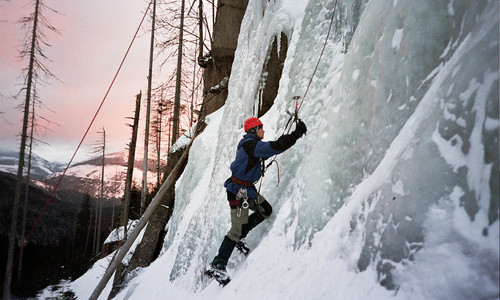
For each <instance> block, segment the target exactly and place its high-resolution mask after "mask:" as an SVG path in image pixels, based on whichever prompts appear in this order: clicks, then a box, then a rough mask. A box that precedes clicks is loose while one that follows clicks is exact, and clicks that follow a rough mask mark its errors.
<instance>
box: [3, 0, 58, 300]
mask: <svg viewBox="0 0 500 300" xmlns="http://www.w3.org/2000/svg"><path fill="white" fill-rule="evenodd" d="M42 8H48V7H47V6H45V5H44V4H43V3H42V1H41V0H36V1H35V5H34V12H33V13H32V14H31V15H30V16H29V17H26V18H23V19H21V24H23V26H24V27H28V26H30V24H32V25H31V26H32V28H31V37H30V39H29V41H26V42H25V44H24V48H23V49H22V50H21V57H22V58H25V57H27V58H28V59H29V64H28V68H27V70H26V71H27V74H26V77H25V78H26V80H25V86H24V87H23V90H24V92H25V96H26V97H25V100H24V108H23V125H22V131H21V144H20V147H19V165H18V168H17V180H16V187H15V192H14V203H13V206H12V219H11V225H10V233H9V246H8V249H7V263H6V272H5V274H6V280H5V284H4V289H3V299H6V300H7V299H10V297H11V295H10V287H11V282H12V276H11V275H12V270H13V267H14V265H13V262H14V248H15V243H16V232H17V215H18V213H19V204H20V200H21V189H22V181H23V171H24V156H25V150H26V140H27V131H28V119H29V108H30V103H31V101H32V100H33V99H31V93H32V92H33V91H32V86H33V83H34V80H36V78H39V75H38V74H39V73H43V74H45V75H46V76H48V77H54V75H53V74H52V73H51V72H50V71H49V70H48V69H47V67H45V65H44V63H43V61H42V60H43V59H46V58H47V57H46V56H45V54H44V51H43V49H42V45H45V46H50V45H49V44H48V43H47V42H46V41H44V40H43V37H44V35H43V31H42V29H48V30H50V31H53V32H57V30H56V29H55V27H53V26H52V25H50V24H49V23H48V21H47V19H46V18H45V17H44V16H43V15H42V14H41V11H42ZM53 11H54V10H53Z"/></svg>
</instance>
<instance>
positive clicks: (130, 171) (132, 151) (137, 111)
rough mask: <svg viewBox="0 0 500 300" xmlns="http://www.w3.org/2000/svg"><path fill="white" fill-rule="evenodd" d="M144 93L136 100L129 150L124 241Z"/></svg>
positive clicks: (122, 212) (124, 203)
mask: <svg viewBox="0 0 500 300" xmlns="http://www.w3.org/2000/svg"><path fill="white" fill-rule="evenodd" d="M141 96H142V93H139V94H137V96H136V99H135V116H134V125H132V139H131V141H130V144H129V149H128V163H127V178H126V179H125V195H124V199H123V204H122V210H121V214H120V222H119V224H118V225H119V226H123V227H124V239H126V238H127V224H128V209H129V205H130V189H131V188H132V174H133V172H134V161H135V147H136V143H137V130H138V128H139V115H140V110H141Z"/></svg>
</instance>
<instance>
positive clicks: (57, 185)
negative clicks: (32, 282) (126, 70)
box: [0, 0, 153, 291]
mask: <svg viewBox="0 0 500 300" xmlns="http://www.w3.org/2000/svg"><path fill="white" fill-rule="evenodd" d="M152 2H153V0H151V1H150V2H149V4H148V7H147V8H146V11H145V12H144V15H143V16H142V19H141V22H140V23H139V26H138V27H137V30H136V31H135V34H134V36H133V38H132V41H131V42H130V44H129V46H128V48H127V51H126V52H125V55H124V56H123V59H122V61H121V63H120V66H119V67H118V70H117V71H116V73H115V76H114V77H113V80H112V81H111V84H110V85H109V88H108V90H107V91H106V94H105V95H104V97H103V99H102V101H101V104H100V105H99V107H98V108H97V111H96V112H95V114H94V117H93V118H92V120H91V121H90V124H89V126H88V127H87V130H86V131H85V133H84V135H83V137H82V139H81V140H80V143H79V144H78V146H77V147H76V150H75V152H74V153H73V156H71V159H70V160H69V162H68V164H67V166H66V168H65V169H64V171H63V173H62V174H61V176H60V177H59V180H58V181H57V184H56V185H55V187H54V189H53V190H52V193H51V194H50V196H49V199H48V200H47V201H46V202H45V205H44V206H43V208H42V210H41V211H40V214H39V215H38V218H37V219H36V220H35V223H34V224H33V226H32V228H31V230H30V232H29V234H28V235H27V236H26V238H25V240H24V242H23V244H22V245H21V248H20V249H19V253H18V254H17V256H16V258H15V259H14V261H13V262H12V265H11V266H10V268H9V271H8V272H7V274H5V280H4V282H3V284H2V287H1V288H0V291H1V290H3V289H4V287H5V284H6V283H7V279H8V278H9V276H10V275H11V274H12V270H13V269H14V266H15V265H16V264H17V262H18V261H19V257H20V256H21V253H22V252H23V250H24V248H25V247H26V245H27V244H28V242H29V240H30V238H31V235H32V234H33V232H34V231H35V229H36V227H37V226H38V223H39V222H40V219H41V218H42V216H43V214H44V213H45V210H46V209H47V207H48V206H49V203H50V201H51V200H52V197H54V194H55V192H56V191H57V188H58V187H59V184H60V183H61V181H62V179H63V178H64V176H65V175H66V171H68V169H69V166H70V165H71V163H72V162H73V159H74V158H75V156H76V153H77V152H78V150H79V149H80V147H81V145H82V144H83V141H84V140H85V138H86V137H87V134H88V133H89V131H90V128H91V127H92V124H93V123H94V121H95V119H96V118H97V115H98V114H99V111H100V110H101V107H102V106H103V104H104V101H105V100H106V98H107V97H108V94H109V92H110V90H111V88H112V87H113V84H114V83H115V80H116V78H117V77H118V74H119V73H120V70H121V68H122V66H123V63H124V62H125V59H126V58H127V56H128V53H129V51H130V48H132V44H133V43H134V41H135V39H136V37H137V34H138V33H139V29H140V28H141V27H142V23H143V22H144V19H145V18H146V15H147V13H148V11H149V8H150V6H151V3H152ZM7 263H9V262H7Z"/></svg>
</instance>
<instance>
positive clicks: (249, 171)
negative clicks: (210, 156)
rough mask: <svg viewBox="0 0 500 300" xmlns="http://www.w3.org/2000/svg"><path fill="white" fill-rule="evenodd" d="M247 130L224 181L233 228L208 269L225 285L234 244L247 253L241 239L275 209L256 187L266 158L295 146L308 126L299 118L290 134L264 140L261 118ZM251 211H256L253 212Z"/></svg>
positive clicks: (248, 122)
mask: <svg viewBox="0 0 500 300" xmlns="http://www.w3.org/2000/svg"><path fill="white" fill-rule="evenodd" d="M244 130H245V132H246V134H245V135H244V136H243V138H242V139H241V141H240V142H239V143H238V147H237V151H236V158H235V160H234V161H233V162H232V163H231V166H230V168H231V173H232V175H231V177H230V178H228V179H227V180H226V182H225V183H224V187H225V188H226V191H227V200H228V202H229V206H230V207H231V229H230V230H229V231H228V232H227V234H226V236H225V237H224V240H223V241H222V244H221V246H220V248H219V253H218V254H217V256H215V258H214V260H213V261H212V263H210V265H209V267H208V269H207V271H206V272H205V274H206V275H207V276H209V277H215V278H216V279H217V280H218V281H219V282H220V283H221V284H224V285H225V284H227V283H228V282H229V280H230V279H229V277H228V276H227V273H226V265H227V262H228V260H229V257H230V256H231V253H232V252H233V249H234V247H236V248H237V249H238V250H239V251H241V252H242V253H243V254H244V255H248V253H249V251H250V249H249V248H248V247H247V245H246V244H245V242H244V241H243V240H242V239H243V238H245V237H246V236H247V234H248V232H249V231H250V230H252V229H253V228H255V226H257V225H259V224H260V223H261V222H262V221H264V220H265V219H267V218H268V217H269V216H270V215H271V212H272V207H271V205H270V204H269V202H267V201H266V199H265V198H264V197H262V196H261V195H258V193H257V190H256V188H255V186H254V183H256V182H257V181H258V180H259V178H260V177H261V175H262V174H263V172H264V168H265V166H264V161H265V160H266V159H268V158H270V157H271V156H274V155H276V154H280V153H282V152H284V151H285V150H287V149H289V148H290V147H292V146H293V145H294V144H295V142H296V141H297V139H299V138H300V137H302V135H303V134H304V133H306V131H307V128H306V125H305V124H304V122H302V121H301V120H300V119H298V120H297V123H296V126H295V130H294V131H293V132H292V133H291V134H284V135H282V136H281V137H279V138H278V139H277V140H276V141H271V142H264V141H262V139H263V138H264V132H265V131H264V128H263V124H262V122H261V121H260V120H259V119H258V118H253V117H252V118H248V119H247V120H246V121H245V124H244ZM249 210H252V211H253V213H252V214H250V215H249Z"/></svg>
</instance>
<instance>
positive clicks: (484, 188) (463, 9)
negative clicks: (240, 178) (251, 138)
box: [120, 0, 499, 299]
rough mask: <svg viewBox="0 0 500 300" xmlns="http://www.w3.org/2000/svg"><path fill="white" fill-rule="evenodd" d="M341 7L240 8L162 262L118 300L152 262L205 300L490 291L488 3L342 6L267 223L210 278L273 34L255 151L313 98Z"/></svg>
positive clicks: (493, 155)
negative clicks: (218, 91)
mask: <svg viewBox="0 0 500 300" xmlns="http://www.w3.org/2000/svg"><path fill="white" fill-rule="evenodd" d="M334 3H335V0H323V1H305V0H302V1H297V0H295V1H292V0H283V1H262V0H253V1H252V0H251V1H250V2H249V4H248V8H247V12H246V14H245V17H244V20H243V23H242V26H241V31H240V37H239V40H238V49H237V51H236V55H235V61H234V63H233V68H232V71H231V78H230V82H229V96H228V99H227V102H226V105H225V106H224V107H223V108H222V109H220V110H219V111H217V112H215V113H214V114H212V115H211V116H209V118H208V127H207V129H206V130H205V132H204V133H203V134H202V135H201V136H199V137H198V138H197V139H196V141H195V143H194V145H193V147H192V149H191V152H190V157H189V163H188V165H187V167H186V169H185V171H184V173H183V175H182V177H181V179H180V181H179V182H178V184H177V186H176V208H175V212H174V215H173V216H172V218H171V221H170V223H169V224H168V230H169V231H168V235H167V237H166V240H165V244H164V249H163V252H162V256H161V257H160V258H159V259H158V260H157V261H156V262H155V263H154V264H153V266H152V267H150V268H148V269H146V270H144V271H143V275H142V276H143V277H142V278H143V279H141V276H139V277H138V279H137V281H138V282H141V284H140V285H139V284H137V283H132V284H131V286H133V289H131V288H129V289H126V290H125V291H124V292H123V293H121V294H120V295H121V297H125V295H128V296H130V295H132V294H134V293H135V294H136V295H144V294H141V292H140V291H146V290H147V289H153V290H154V289H155V288H156V289H160V287H159V286H158V283H157V282H156V283H155V282H153V283H151V282H149V283H148V282H146V281H145V280H144V278H151V277H152V273H151V272H154V271H153V270H156V271H158V270H159V269H161V270H162V272H163V273H164V274H165V279H164V280H165V285H166V286H170V288H171V289H173V287H175V289H180V290H183V291H187V292H188V293H193V294H192V295H193V297H195V296H200V297H201V298H207V297H208V298H218V299H225V298H228V299H229V298H231V299H232V298H234V296H235V295H238V297H239V298H252V299H255V298H259V297H260V298H262V297H264V298H266V297H267V298H271V299H278V298H283V299H284V298H287V299H305V298H311V299H325V298H328V299H335V298H338V299H346V298H351V299H360V298H366V297H378V298H380V297H382V298H387V297H391V296H396V297H401V298H416V299H419V298H420V299H421V298H424V297H425V298H481V297H498V293H499V287H498V279H499V271H498V268H495V267H494V266H498V263H499V261H498V255H499V252H498V243H499V230H498V226H499V222H498V203H499V192H498V190H499V186H498V185H499V179H498V166H499V159H498V156H499V148H498V144H499V141H498V136H499V120H498V119H499V118H498V115H499V108H498V101H499V100H498V99H499V95H498V90H499V80H498V78H499V73H498V70H499V68H498V66H499V59H498V49H499V44H498V40H499V38H498V36H499V29H498V28H499V21H498V17H499V12H498V11H499V10H498V8H499V3H498V1H496V0H495V1H493V0H492V1H486V0H485V1H466V0H462V1H458V0H450V1H431V0H425V1H412V0H371V1H339V2H338V4H337V7H336V15H335V20H334V23H333V24H334V27H333V32H332V34H331V36H330V38H329V41H328V43H327V44H326V48H325V52H324V54H323V57H322V60H321V62H320V64H319V66H318V69H317V72H316V74H315V76H314V78H313V80H312V82H311V85H310V87H309V89H308V94H307V96H306V98H305V100H304V102H303V106H302V107H301V110H300V117H301V118H302V119H303V120H304V122H305V123H306V124H307V126H308V129H309V130H308V133H307V135H305V136H304V137H303V138H302V139H300V140H299V141H298V142H297V144H296V145H295V146H294V147H293V148H292V149H290V150H289V151H287V152H285V153H283V154H282V155H280V156H278V158H277V161H278V163H279V171H280V172H279V178H280V183H279V185H278V186H276V184H277V177H278V172H277V168H275V167H271V168H270V169H269V170H268V171H267V173H266V175H265V177H264V179H263V181H262V189H261V192H262V194H263V195H264V196H265V197H266V198H267V199H268V200H269V202H270V203H271V204H272V205H273V208H274V210H273V215H272V216H271V218H270V219H269V220H266V221H265V222H264V223H263V224H261V225H260V226H259V227H258V228H256V229H255V230H254V231H252V232H251V233H250V234H249V236H248V238H247V242H248V243H249V244H250V246H251V247H252V248H253V249H255V250H254V251H253V252H252V253H251V255H250V256H249V257H248V258H247V259H246V260H243V258H242V257H241V256H239V255H237V254H236V253H235V254H233V256H232V258H231V260H230V264H229V269H230V274H231V275H232V277H233V281H232V282H231V284H230V285H229V286H228V287H226V288H224V290H217V289H216V288H217V287H216V286H214V284H211V282H210V281H207V280H206V279H205V278H203V275H202V274H203V270H204V268H205V266H206V264H207V263H209V262H210V261H211V259H212V258H213V257H214V256H215V254H216V251H217V249H218V247H219V245H220V242H221V241H222V238H223V236H224V235H225V233H226V231H227V230H228V229H229V225H230V224H229V208H228V205H227V202H226V196H225V190H224V188H223V186H222V184H223V182H224V180H225V179H226V178H227V177H229V176H230V172H229V164H230V163H231V161H232V159H233V158H234V155H235V145H236V144H237V142H238V140H239V139H240V138H241V136H242V133H243V130H242V123H243V121H244V120H245V119H246V118H247V117H249V116H251V115H252V113H253V111H254V110H255V105H256V103H257V97H256V96H257V89H258V84H259V79H260V76H261V72H262V70H261V68H262V65H263V61H264V59H265V58H266V57H267V54H268V51H269V49H270V45H271V43H272V40H273V38H274V37H275V36H278V37H279V36H280V34H281V32H283V33H285V34H286V35H287V37H288V40H289V47H288V53H287V59H286V61H285V65H284V69H283V75H282V78H281V81H280V88H279V92H278V96H277V97H276V100H275V103H274V105H273V107H272V108H271V109H270V110H269V112H268V113H266V115H264V116H263V117H262V118H261V119H262V121H263V122H264V124H265V126H264V128H265V130H266V137H265V139H266V140H273V139H275V138H277V137H278V136H279V135H281V134H282V133H283V131H284V126H285V124H286V121H287V120H288V116H287V114H286V111H287V110H291V109H292V108H293V107H294V105H295V104H294V102H293V101H292V97H293V96H295V95H301V96H303V95H304V93H305V91H306V90H307V88H308V84H309V80H310V78H311V76H312V74H313V71H314V68H315V65H316V63H317V61H318V58H319V54H320V52H321V49H322V47H323V43H324V42H325V39H326V35H327V32H328V27H329V25H330V18H331V16H332V12H333V8H334ZM166 274H168V275H166ZM249 278H250V279H252V278H258V280H249ZM155 284H156V285H155ZM231 286H233V288H231ZM168 289H169V288H168V287H167V288H165V290H164V291H165V292H167V291H168ZM245 295H246V296H245ZM304 297H305V298H304ZM138 298H139V296H138Z"/></svg>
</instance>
